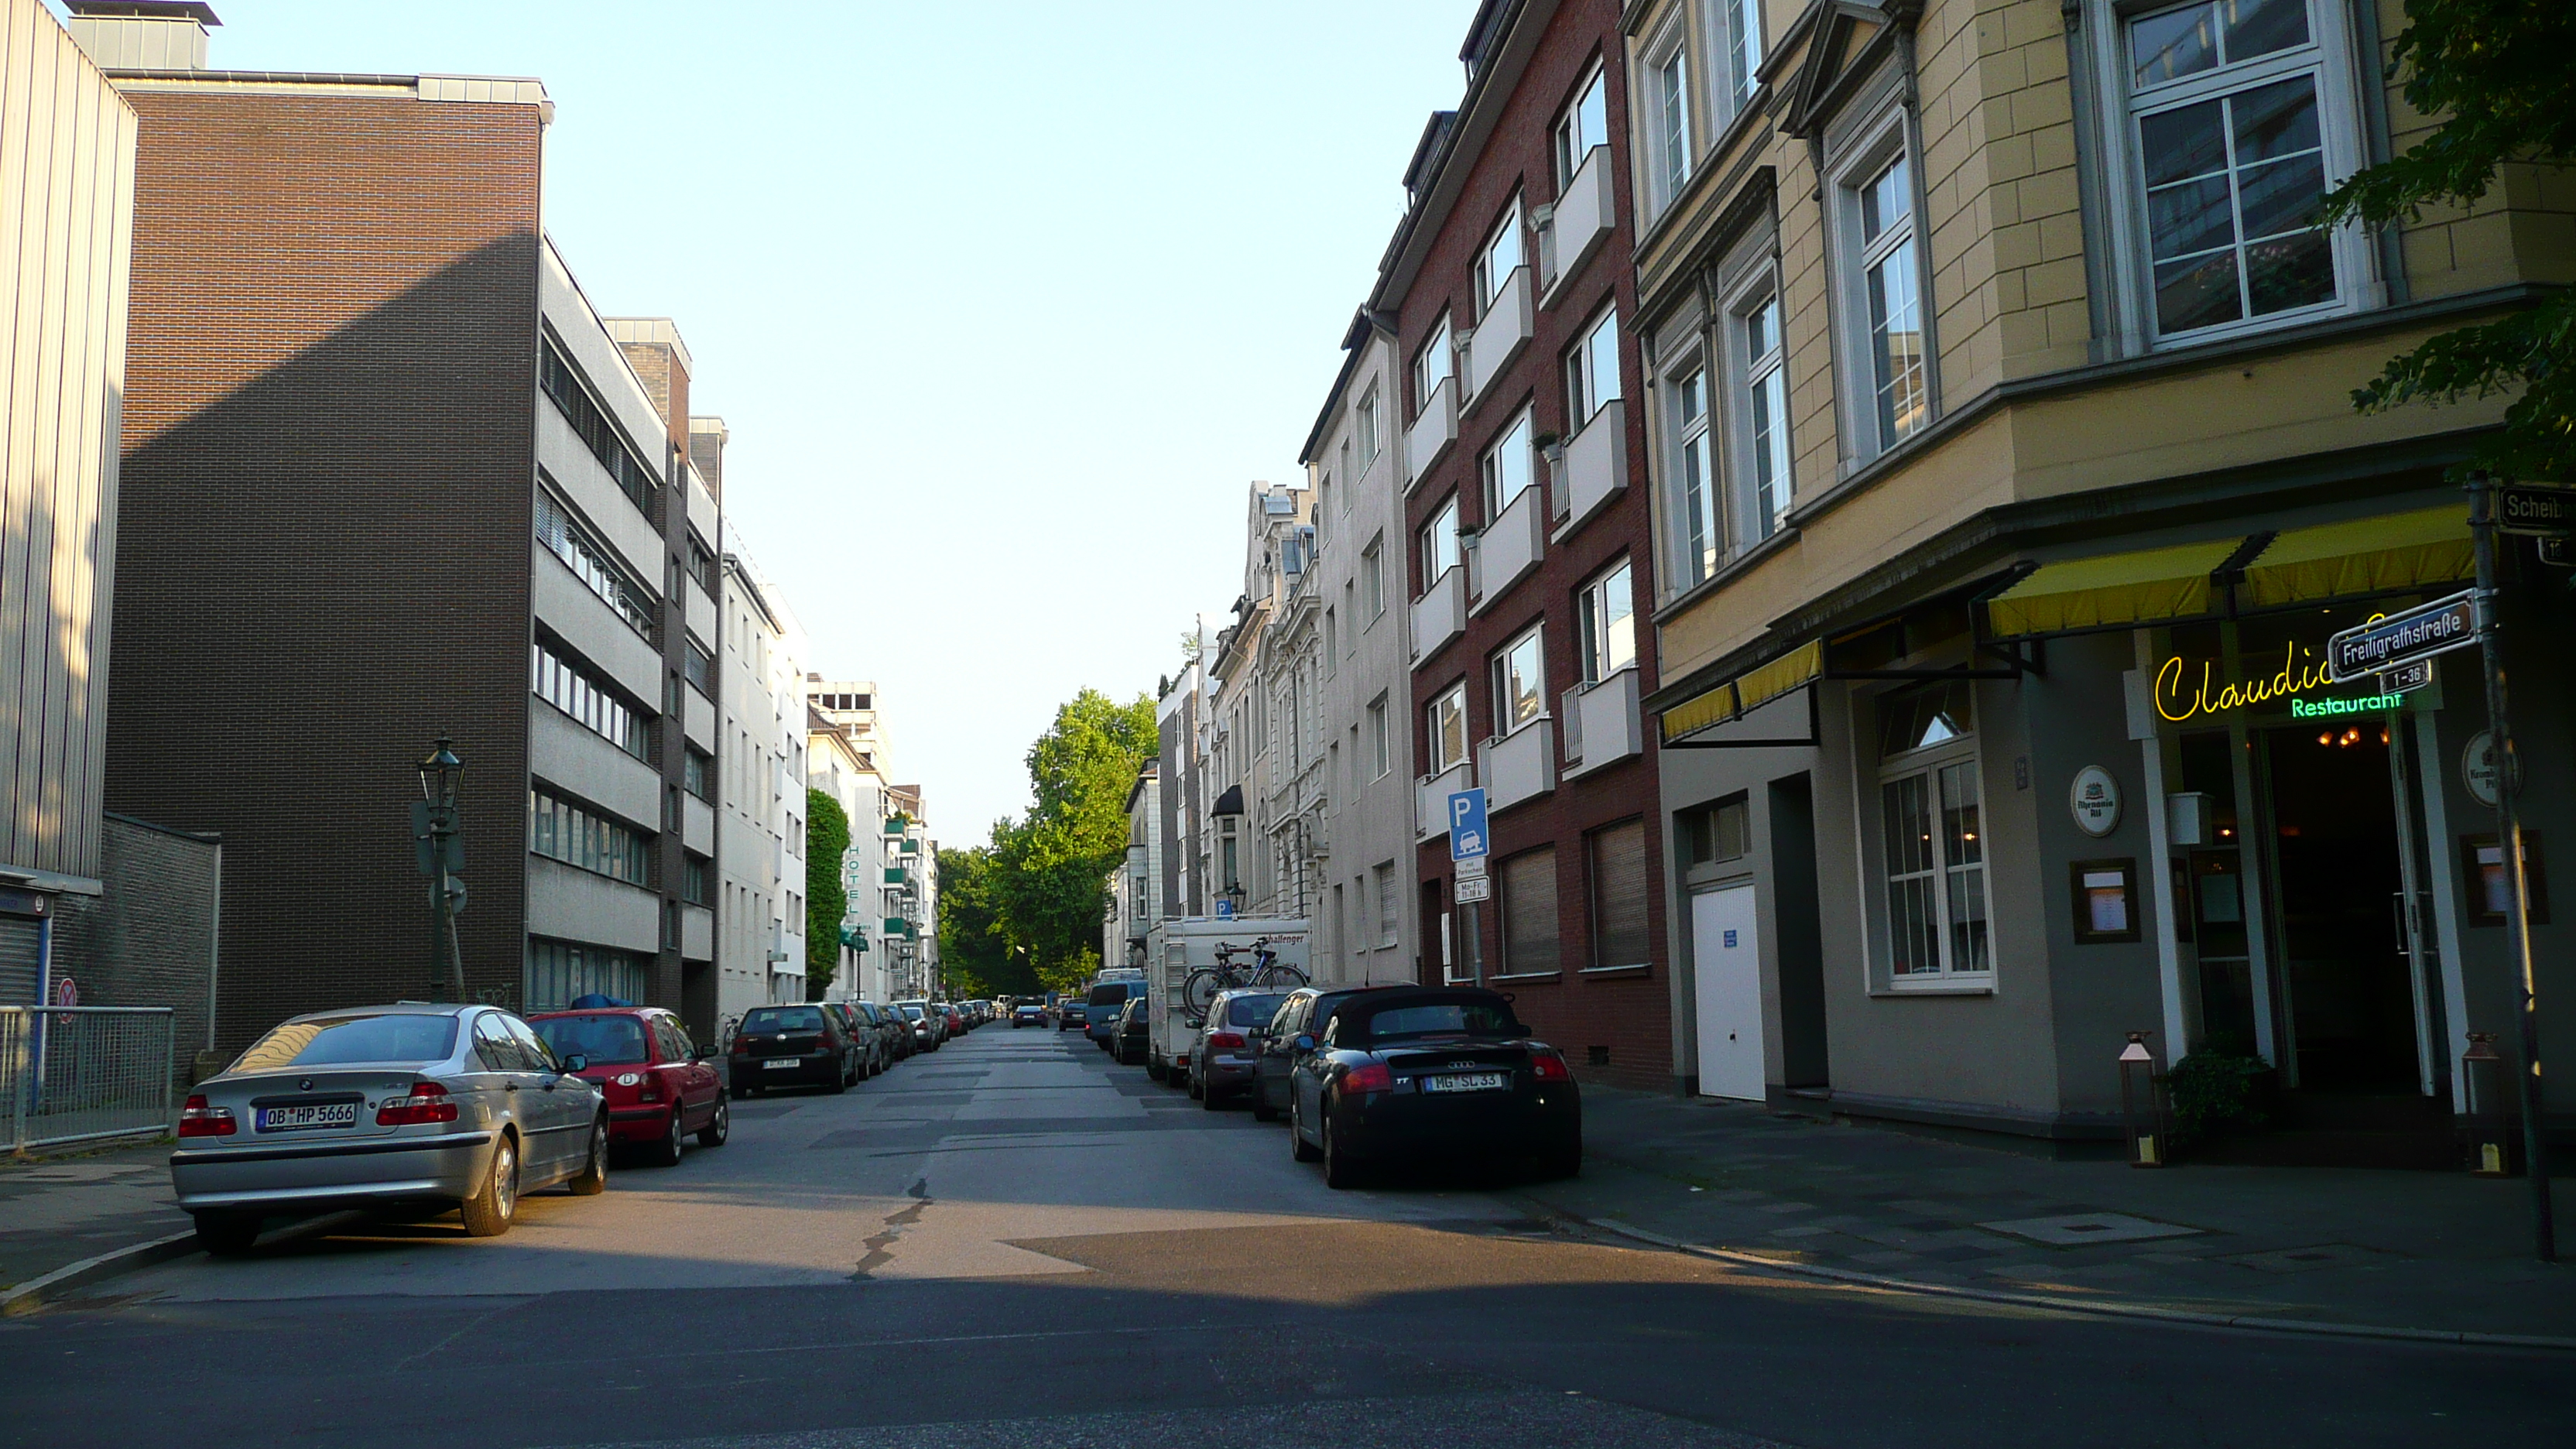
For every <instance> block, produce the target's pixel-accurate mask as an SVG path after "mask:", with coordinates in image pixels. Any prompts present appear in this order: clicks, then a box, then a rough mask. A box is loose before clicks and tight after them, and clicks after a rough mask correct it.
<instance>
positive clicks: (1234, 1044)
mask: <svg viewBox="0 0 2576 1449" xmlns="http://www.w3.org/2000/svg"><path fill="white" fill-rule="evenodd" d="M1208 1050H1209V1051H1212V1052H1239V1051H1241V1050H1243V1033H1241V1032H1239V1031H1221V1032H1218V1033H1217V1034H1216V1035H1214V1036H1211V1037H1209V1038H1208Z"/></svg>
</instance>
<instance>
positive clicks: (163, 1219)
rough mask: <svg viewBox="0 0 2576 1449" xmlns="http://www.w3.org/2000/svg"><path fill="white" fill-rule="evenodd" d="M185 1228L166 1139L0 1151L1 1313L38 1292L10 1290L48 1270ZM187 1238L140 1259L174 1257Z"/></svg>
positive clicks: (26, 1304)
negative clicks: (23, 1157) (74, 1151)
mask: <svg viewBox="0 0 2576 1449" xmlns="http://www.w3.org/2000/svg"><path fill="white" fill-rule="evenodd" d="M189 1229H190V1223H189V1221H188V1215H187V1214H186V1213H183V1212H181V1211H179V1209H178V1208H177V1207H175V1206H173V1205H172V1203H171V1200H170V1144H168V1143H166V1142H158V1143H144V1144H140V1145H135V1146H124V1147H111V1148H107V1149H104V1150H101V1151H97V1152H91V1153H85V1154H81V1155H77V1156H62V1157H39V1158H35V1159H33V1160H30V1161H27V1162H16V1161H12V1160H10V1159H9V1158H7V1157H0V1312H10V1311H25V1310H26V1309H29V1308H32V1307H34V1306H36V1304H37V1303H38V1302H40V1301H42V1295H41V1294H38V1295H35V1296H33V1297H29V1298H25V1299H19V1298H18V1297H17V1295H18V1293H19V1290H21V1289H24V1288H25V1287H26V1286H27V1285H29V1284H32V1283H35V1282H36V1281H38V1280H39V1279H42V1278H44V1277H45V1276H47V1275H48V1274H52V1273H56V1272H59V1271H61V1270H63V1269H65V1268H69V1267H71V1266H73V1265H74V1264H79V1263H85V1262H87V1261H88V1260H90V1259H93V1258H96V1257H98V1256H99V1255H101V1254H106V1253H115V1252H118V1251H120V1250H127V1249H138V1248H141V1246H142V1245H144V1244H150V1243H156V1242H159V1241H160V1240H162V1239H166V1238H168V1237H170V1236H171V1235H173V1234H177V1233H186V1232H188V1231H189ZM187 1241H188V1240H186V1239H182V1240H181V1241H180V1244H178V1245H176V1246H165V1247H160V1248H154V1249H148V1250H144V1251H143V1252H142V1253H141V1254H140V1258H141V1261H158V1260H159V1259H160V1258H161V1257H164V1256H176V1254H177V1253H178V1252H181V1251H186V1250H187ZM136 1265H137V1264H136V1263H135V1262H134V1261H133V1260H131V1259H125V1260H120V1261H119V1263H118V1264H117V1266H120V1267H123V1266H136ZM55 1286H59V1287H69V1286H71V1285H70V1284H68V1283H62V1284H57V1285H55ZM13 1300H15V1301H13Z"/></svg>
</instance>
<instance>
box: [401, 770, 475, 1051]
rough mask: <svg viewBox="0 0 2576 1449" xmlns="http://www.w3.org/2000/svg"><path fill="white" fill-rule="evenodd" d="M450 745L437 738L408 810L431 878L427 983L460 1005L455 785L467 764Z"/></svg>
mask: <svg viewBox="0 0 2576 1449" xmlns="http://www.w3.org/2000/svg"><path fill="white" fill-rule="evenodd" d="M454 743H455V742H454V741H452V740H450V739H449V738H448V737H447V736H445V735H440V736H439V737H438V740H437V743H436V745H435V747H434V748H432V749H431V750H430V752H429V755H428V756H427V758H425V759H423V760H422V761H421V762H420V803H419V804H418V805H415V806H413V807H412V812H413V814H412V819H413V824H414V825H415V827H417V828H416V829H415V830H414V832H413V833H414V835H415V836H417V837H420V838H422V839H423V840H425V842H426V849H425V850H423V851H422V852H421V854H422V857H423V864H424V868H425V873H426V874H427V875H428V876H429V878H430V884H429V972H430V976H429V979H430V981H431V982H432V983H433V985H432V989H433V990H435V989H437V987H438V986H439V985H441V984H443V985H445V986H446V987H447V988H449V989H450V990H452V991H454V992H455V999H456V1000H458V1001H463V1000H464V999H465V955H464V952H463V951H462V950H460V949H459V948H458V945H457V941H456V910H457V907H458V905H459V904H461V902H460V900H459V899H458V898H459V897H460V896H462V895H463V894H464V888H465V882H463V881H462V880H459V879H457V878H456V875H455V872H456V870H457V869H458V868H459V867H461V866H462V865H463V864H464V863H465V851H464V848H463V842H462V841H460V840H459V839H458V838H457V828H456V785H457V782H458V781H459V780H461V779H462V778H463V777H464V775H465V762H464V761H463V760H460V759H458V758H457V757H456V751H455V750H454V749H453V748H451V746H453V744H454Z"/></svg>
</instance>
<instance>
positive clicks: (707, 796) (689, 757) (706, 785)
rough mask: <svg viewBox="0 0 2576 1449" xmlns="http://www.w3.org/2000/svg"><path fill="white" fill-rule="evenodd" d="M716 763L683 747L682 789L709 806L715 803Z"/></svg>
mask: <svg viewBox="0 0 2576 1449" xmlns="http://www.w3.org/2000/svg"><path fill="white" fill-rule="evenodd" d="M715 772H716V762H715V760H714V759H713V758H712V757H711V756H708V755H703V754H700V753H699V752H698V751H696V750H693V749H689V748H686V747H683V748H682V749H681V751H680V787H681V788H682V789H684V790H687V791H688V792H689V793H690V794H692V795H695V796H697V797H698V798H699V799H701V800H704V801H706V802H707V803H709V804H713V803H715V798H716V795H715Z"/></svg>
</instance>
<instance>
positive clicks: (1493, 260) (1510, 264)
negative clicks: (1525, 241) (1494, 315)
mask: <svg viewBox="0 0 2576 1449" xmlns="http://www.w3.org/2000/svg"><path fill="white" fill-rule="evenodd" d="M1524 255H1525V249H1524V248H1523V246H1522V245H1521V204H1520V201H1519V200H1518V199H1517V198H1515V199H1514V200H1513V202H1512V207H1511V210H1510V211H1508V212H1506V213H1505V214H1504V216H1503V220H1502V224H1501V225H1499V226H1497V227H1495V228H1494V233H1493V235H1491V236H1489V237H1487V238H1485V249H1484V250H1483V251H1481V252H1478V253H1477V254H1476V317H1477V319H1478V320H1479V321H1481V320H1483V318H1484V316H1485V314H1486V313H1488V312H1490V311H1492V310H1493V309H1494V299H1495V298H1497V297H1500V296H1501V295H1502V294H1503V288H1505V287H1508V286H1510V285H1511V282H1512V273H1514V272H1517V271H1519V270H1520V269H1521V262H1522V259H1523V257H1524Z"/></svg>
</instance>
